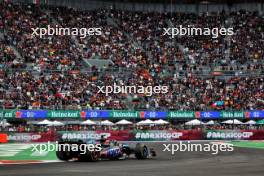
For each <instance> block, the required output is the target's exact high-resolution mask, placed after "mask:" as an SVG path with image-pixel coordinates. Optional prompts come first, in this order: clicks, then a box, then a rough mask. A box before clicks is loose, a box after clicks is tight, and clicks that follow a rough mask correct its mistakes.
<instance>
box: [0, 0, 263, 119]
mask: <svg viewBox="0 0 264 176" xmlns="http://www.w3.org/2000/svg"><path fill="white" fill-rule="evenodd" d="M30 2H34V3H30ZM85 2H87V3H84V0H77V1H64V0H57V1H55V0H53V1H52V0H49V1H15V0H14V1H2V2H1V3H0V58H1V60H0V82H1V85H0V106H1V109H3V111H9V110H17V111H19V110H77V111H82V110H89V111H93V110H123V111H126V110H129V111H192V112H196V111H245V112H246V111H250V112H251V111H255V110H256V111H258V112H261V113H262V110H263V109H264V83H263V82H264V80H263V79H264V61H263V59H264V50H263V48H264V16H263V10H264V5H263V2H261V1H250V2H249V1H239V2H238V1H233V3H232V2H231V3H230V2H227V1H206V2H205V1H202V2H201V1H197V0H196V1H184V0H181V1H176V0H171V1H158V0H157V1H155V2H152V1H148V2H146V1H144V2H139V1H136V0H135V1H129V2H128V1H99V2H98V1H85ZM161 2H162V3H161ZM48 25H50V26H53V27H55V26H57V27H67V28H83V27H88V28H89V27H94V28H101V29H102V35H100V36H97V35H91V36H88V37H86V38H80V37H78V36H62V35H53V36H51V35H45V36H43V37H42V38H39V37H36V36H33V35H31V34H32V28H39V27H44V28H45V27H47V26H48ZM178 25H186V26H187V25H192V26H195V27H209V28H221V27H226V28H228V27H232V28H233V29H234V35H232V36H219V37H217V38H212V37H211V36H190V35H188V36H187V35H185V36H177V37H175V38H171V37H170V36H167V35H162V34H163V32H164V31H163V29H164V28H169V27H173V26H178ZM113 84H119V85H127V86H129V85H142V86H156V85H167V86H169V92H168V93H167V94H155V95H152V96H146V95H145V94H144V93H141V94H111V95H110V96H105V94H102V93H98V88H97V86H108V85H109V86H110V85H113ZM245 114H246V113H245ZM262 114H263V113H262ZM261 117H262V115H260V116H259V118H261Z"/></svg>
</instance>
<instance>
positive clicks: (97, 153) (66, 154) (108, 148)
mask: <svg viewBox="0 0 264 176" xmlns="http://www.w3.org/2000/svg"><path fill="white" fill-rule="evenodd" d="M58 144H59V145H68V146H69V147H70V148H68V150H57V151H56V155H57V157H58V159H60V160H63V161H69V160H73V159H76V160H78V161H93V162H94V161H98V160H119V159H128V158H130V155H132V154H133V155H134V156H135V157H136V158H137V159H140V160H142V159H147V158H151V157H155V156H156V152H155V151H154V150H153V149H148V148H147V146H146V145H144V144H141V143H137V144H136V145H135V146H134V147H132V146H129V145H127V144H120V143H117V142H115V141H110V142H109V144H106V143H102V142H101V141H96V140H90V141H87V142H84V141H81V140H78V141H74V140H71V141H60V142H59V143H58ZM90 144H92V145H95V146H100V150H92V151H91V150H89V149H88V148H87V147H86V148H85V151H84V150H81V148H83V147H81V146H82V145H84V146H87V145H90ZM98 144H99V145H98ZM73 147H74V148H73ZM76 148H78V149H77V150H76ZM64 149H65V148H64Z"/></svg>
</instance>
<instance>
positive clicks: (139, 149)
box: [135, 143, 149, 160]
mask: <svg viewBox="0 0 264 176" xmlns="http://www.w3.org/2000/svg"><path fill="white" fill-rule="evenodd" d="M148 155H149V152H148V148H147V146H145V145H143V144H140V143H138V144H137V145H136V148H135V156H136V158H137V159H141V160H142V159H147V158H148Z"/></svg>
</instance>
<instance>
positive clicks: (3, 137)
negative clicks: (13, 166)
mask: <svg viewBox="0 0 264 176" xmlns="http://www.w3.org/2000/svg"><path fill="white" fill-rule="evenodd" d="M7 142H8V141H7V134H2V133H0V143H7Z"/></svg>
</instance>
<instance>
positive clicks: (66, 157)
mask: <svg viewBox="0 0 264 176" xmlns="http://www.w3.org/2000/svg"><path fill="white" fill-rule="evenodd" d="M56 155H57V158H58V159H59V160H62V161H68V160H70V159H72V157H71V154H70V152H64V151H56Z"/></svg>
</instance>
